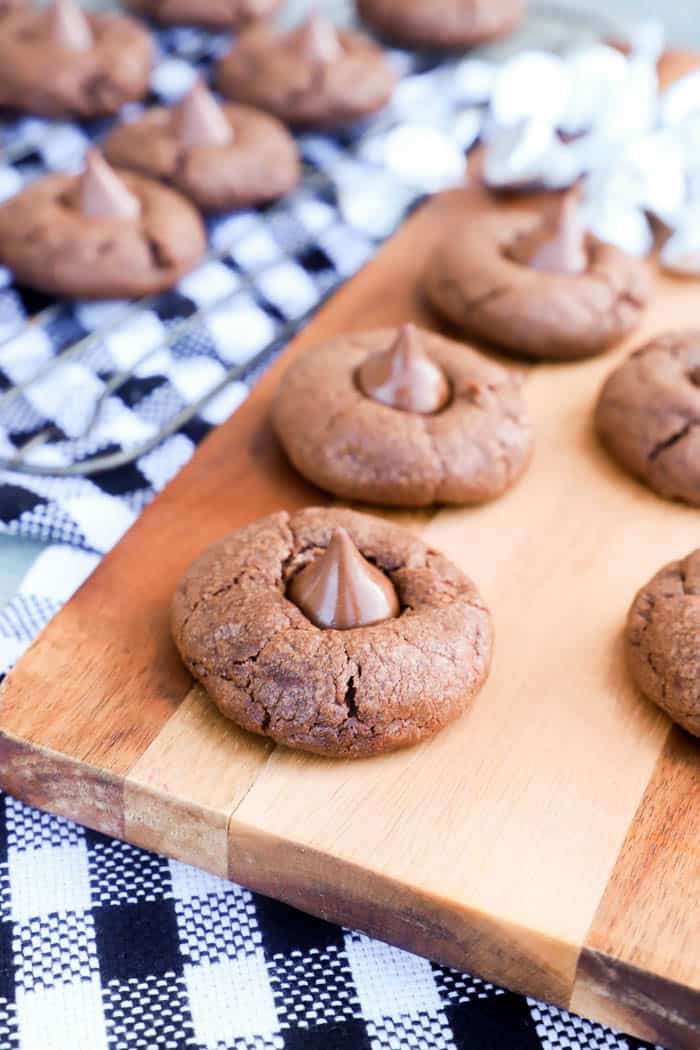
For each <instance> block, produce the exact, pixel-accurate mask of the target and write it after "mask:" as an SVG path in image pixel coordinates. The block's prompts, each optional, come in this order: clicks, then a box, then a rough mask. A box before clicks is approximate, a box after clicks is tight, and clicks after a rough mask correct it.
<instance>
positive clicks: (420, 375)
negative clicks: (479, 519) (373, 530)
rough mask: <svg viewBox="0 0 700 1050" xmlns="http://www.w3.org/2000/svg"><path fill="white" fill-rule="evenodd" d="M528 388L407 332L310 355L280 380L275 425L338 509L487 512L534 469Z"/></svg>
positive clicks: (359, 339)
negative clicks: (352, 503) (341, 503)
mask: <svg viewBox="0 0 700 1050" xmlns="http://www.w3.org/2000/svg"><path fill="white" fill-rule="evenodd" d="M521 388H522V379H521V377H520V376H519V375H517V374H516V373H515V372H513V371H510V370H507V369H505V368H502V367H501V366H500V365H498V364H496V363H495V362H493V361H490V360H489V359H488V358H486V357H484V356H483V355H481V354H478V353H477V352H476V351H474V350H471V349H469V348H468V347H466V346H463V345H462V344H461V343H455V342H452V341H451V340H449V339H445V338H444V337H443V336H440V335H435V334H433V333H431V332H425V331H420V330H418V329H416V328H414V327H413V326H412V325H406V326H404V327H403V328H401V329H399V330H398V331H397V330H395V329H392V330H387V331H377V332H368V333H363V334H358V335H345V336H341V337H339V338H337V339H334V340H332V341H331V342H329V343H325V344H323V345H321V346H319V347H317V348H316V349H313V350H310V351H308V352H307V353H305V354H304V355H303V356H302V357H300V358H299V359H298V360H297V361H296V362H295V363H294V364H293V365H292V366H291V367H290V369H289V370H288V372H287V374H286V375H285V376H284V378H283V380H282V383H281V385H280V388H279V391H278V393H277V397H276V399H275V403H274V406H273V416H272V418H273V424H274V427H275V430H276V432H277V435H278V437H279V439H280V441H281V443H282V445H283V447H284V449H285V451H286V453H287V455H288V457H289V459H290V460H291V462H292V464H293V465H294V466H295V467H296V469H297V470H298V471H299V473H300V474H303V475H304V477H306V478H308V479H309V480H310V481H312V482H313V483H314V484H316V485H318V486H319V487H320V488H322V489H325V490H326V491H328V492H332V493H334V494H335V495H336V496H340V497H342V498H343V499H350V500H360V501H362V502H365V503H377V504H384V505H387V506H395V507H424V506H429V505H431V504H433V503H453V504H471V503H482V502H485V501H486V500H489V499H493V498H495V497H496V496H499V495H501V493H503V492H504V491H505V490H506V489H507V488H509V487H510V486H511V485H512V484H513V483H514V482H515V481H516V480H517V478H519V477H520V476H521V474H522V473H523V472H524V470H525V468H526V467H527V465H528V463H529V460H530V455H531V451H532V434H531V431H530V425H529V422H528V419H527V416H526V413H525V408H524V405H523V400H522V393H521Z"/></svg>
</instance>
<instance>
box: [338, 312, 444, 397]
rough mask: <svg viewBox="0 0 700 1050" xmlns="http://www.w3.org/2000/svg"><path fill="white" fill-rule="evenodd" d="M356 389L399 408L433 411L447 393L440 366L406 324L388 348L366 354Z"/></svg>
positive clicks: (412, 328) (416, 330)
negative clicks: (358, 388) (370, 354)
mask: <svg viewBox="0 0 700 1050" xmlns="http://www.w3.org/2000/svg"><path fill="white" fill-rule="evenodd" d="M357 383H358V386H359V387H360V390H361V391H362V393H363V394H365V395H366V396H367V397H371V398H372V399H373V400H374V401H380V402H381V403H382V404H384V405H388V406H389V407H390V408H396V409H399V410H400V411H402V412H417V413H419V414H420V415H433V414H434V413H435V412H439V411H440V409H442V408H444V407H445V405H446V404H447V403H448V401H449V400H450V397H451V393H450V384H449V382H448V380H447V376H446V375H445V373H444V371H443V370H442V368H440V366H439V365H437V364H436V363H435V362H434V361H433V360H432V359H431V358H430V357H429V356H428V354H427V353H426V352H425V349H424V347H423V342H422V340H421V337H420V333H419V332H418V329H417V328H416V326H415V325H413V324H406V325H404V326H403V327H402V328H400V329H399V334H398V336H397V338H396V341H395V342H394V344H393V345H392V346H390V347H389V349H388V350H385V351H383V352H382V353H379V354H372V356H371V357H368V358H367V360H366V361H365V362H364V364H363V365H361V367H360V368H359V370H358V373H357Z"/></svg>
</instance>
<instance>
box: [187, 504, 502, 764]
mask: <svg viewBox="0 0 700 1050" xmlns="http://www.w3.org/2000/svg"><path fill="white" fill-rule="evenodd" d="M172 625H173V635H174V638H175V642H176V644H177V647H178V649H179V651H180V654H181V656H182V659H183V661H184V663H185V665H186V666H187V667H188V668H189V670H190V671H191V673H192V674H193V675H194V677H195V678H197V679H198V680H199V681H200V682H201V684H202V686H203V687H204V688H205V689H206V691H207V693H208V694H209V696H210V697H211V698H212V700H213V701H214V702H215V703H216V705H217V706H218V708H219V709H220V710H221V712H222V713H223V714H224V715H226V717H227V718H230V719H232V720H233V721H234V722H236V723H237V724H238V725H240V726H242V727H243V728H244V729H248V730H250V731H252V732H254V733H259V734H261V735H263V736H268V737H271V738H272V739H273V740H275V741H276V742H277V743H280V744H287V745H289V746H290V747H295V748H300V749H301V750H303V751H311V752H315V753H317V754H320V755H328V756H336V757H341V758H360V757H363V756H368V755H377V754H381V753H383V752H387V751H393V750H395V749H396V748H399V747H405V746H407V745H410V744H415V743H417V742H418V741H420V740H423V739H424V738H426V737H429V736H431V735H432V734H434V733H435V732H437V730H439V729H441V728H442V727H443V726H445V725H446V724H447V723H448V722H451V721H452V720H453V719H455V718H457V717H458V716H459V715H460V714H461V713H462V712H463V711H464V710H465V708H466V707H467V706H468V704H469V702H470V700H471V699H472V698H473V697H474V696H475V695H476V693H477V692H478V691H479V689H480V688H481V686H482V685H483V683H484V681H485V680H486V677H487V675H488V671H489V666H490V661H491V648H492V628H491V619H490V616H489V613H488V610H487V609H486V607H485V606H484V603H483V601H482V599H481V597H480V596H479V593H478V591H477V589H476V587H475V586H474V584H473V583H472V582H471V581H470V580H469V579H468V578H467V577H466V576H465V575H464V574H463V573H462V572H461V571H460V570H459V569H458V568H456V566H454V565H453V564H451V563H450V562H449V561H448V560H447V559H446V558H445V557H443V556H442V555H441V554H438V553H437V552H436V551H434V550H432V549H431V548H430V547H428V546H426V545H425V544H424V543H423V542H422V541H421V540H419V539H417V538H416V537H415V536H413V535H412V534H410V533H408V532H406V531H405V530H404V529H400V528H398V527H397V526H395V525H392V524H389V523H388V522H384V521H380V520H378V519H376V518H371V517H368V516H367V515H364V514H357V513H356V512H354V511H349V510H340V509H316V508H312V509H308V510H304V511H300V512H299V513H296V514H293V515H291V516H290V515H289V514H286V513H280V514H273V515H271V516H270V517H268V518H263V519H262V520H260V521H256V522H254V523H253V524H251V525H248V526H246V527H245V528H242V529H239V530H238V531H236V532H234V533H232V534H231V535H230V536H227V537H226V538H225V539H223V540H221V541H220V542H219V543H217V544H215V545H214V546H213V547H211V548H210V549H209V550H208V551H206V552H205V554H203V555H202V557H201V558H199V560H198V561H196V562H195V563H194V565H192V567H191V568H190V569H189V571H188V572H187V574H186V575H185V577H184V579H183V580H182V581H181V583H180V585H179V587H178V589H177V592H176V594H175V597H174V600H173V608H172Z"/></svg>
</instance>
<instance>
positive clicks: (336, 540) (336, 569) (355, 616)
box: [287, 528, 399, 631]
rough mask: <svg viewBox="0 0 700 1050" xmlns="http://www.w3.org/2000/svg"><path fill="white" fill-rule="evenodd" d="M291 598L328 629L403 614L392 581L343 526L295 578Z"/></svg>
mask: <svg viewBox="0 0 700 1050" xmlns="http://www.w3.org/2000/svg"><path fill="white" fill-rule="evenodd" d="M287 597H288V598H289V600H290V601H292V602H294V604H295V605H297V606H298V607H299V608H300V609H301V611H302V612H303V613H304V614H305V616H307V617H308V619H309V620H311V622H312V623H314V624H316V626H317V627H321V628H323V629H324V630H325V629H327V628H332V629H333V630H336V631H346V630H348V629H349V628H351V627H369V626H370V625H371V624H373V623H382V622H383V621H384V620H391V619H393V617H395V616H398V614H399V599H398V597H397V595H396V591H395V589H394V585H393V584H392V582H391V580H390V579H389V578H388V576H385V575H384V573H383V572H380V570H379V569H377V568H375V566H374V565H371V564H370V563H369V562H368V561H367V560H366V559H365V558H363V557H362V555H361V554H360V552H359V551H358V549H357V547H356V546H355V544H354V543H353V542H352V540H351V539H350V537H349V535H348V534H347V532H346V531H345V529H342V528H337V529H336V530H335V532H334V533H333V536H332V538H331V542H330V543H329V544H328V547H327V548H326V550H325V551H324V553H323V554H321V555H320V556H319V557H318V558H317V559H316V560H315V561H312V562H311V564H310V565H307V566H306V568H304V569H302V570H301V572H300V573H299V574H298V576H295V577H294V579H293V580H292V582H291V583H290V585H289V588H288V590H287Z"/></svg>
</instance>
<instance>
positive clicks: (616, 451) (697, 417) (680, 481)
mask: <svg viewBox="0 0 700 1050" xmlns="http://www.w3.org/2000/svg"><path fill="white" fill-rule="evenodd" d="M595 422H596V428H597V430H598V434H599V435H600V438H601V440H602V441H603V444H604V445H605V447H606V448H607V450H608V452H609V453H610V455H611V456H612V457H613V458H614V459H615V460H616V461H617V462H618V463H619V464H620V466H622V467H623V468H624V469H625V470H626V471H627V472H628V473H630V474H632V475H633V476H634V477H636V478H639V479H640V481H643V482H644V483H645V484H646V485H648V486H649V488H651V489H653V490H654V492H657V493H658V494H659V495H660V496H664V497H665V498H666V499H677V500H683V501H684V502H685V503H690V504H692V505H693V506H695V507H700V331H694V332H674V333H671V334H668V335H662V336H660V337H659V338H657V339H654V340H652V342H650V343H648V344H647V345H646V346H643V347H642V348H641V349H640V350H637V351H636V353H634V354H632V355H631V356H630V357H629V358H628V359H627V360H626V361H625V362H624V363H623V364H622V365H620V367H619V368H616V369H615V371H614V372H613V373H612V375H610V376H609V378H608V379H607V381H606V383H605V385H604V386H603V389H602V391H601V394H600V397H599V399H598V404H597V406H596V413H595Z"/></svg>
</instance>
